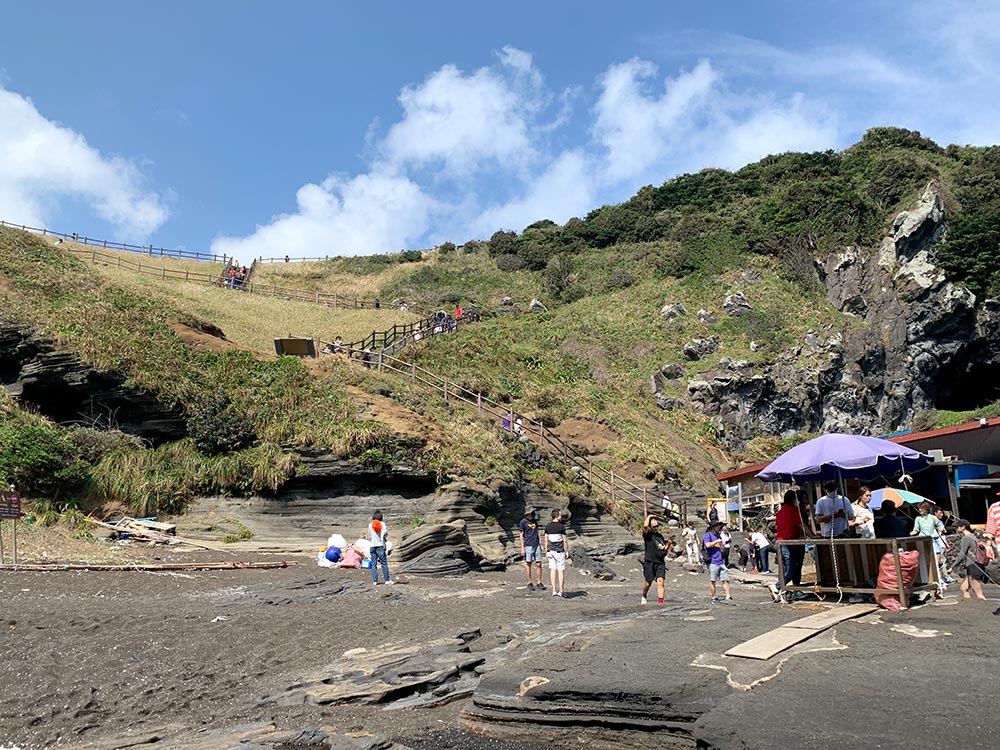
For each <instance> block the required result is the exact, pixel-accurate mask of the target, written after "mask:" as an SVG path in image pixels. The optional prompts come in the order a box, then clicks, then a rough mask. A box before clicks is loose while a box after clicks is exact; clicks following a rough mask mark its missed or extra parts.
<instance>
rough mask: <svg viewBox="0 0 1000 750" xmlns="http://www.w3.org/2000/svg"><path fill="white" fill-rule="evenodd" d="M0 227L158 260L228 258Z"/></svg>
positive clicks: (21, 226) (214, 260)
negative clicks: (152, 257)
mask: <svg viewBox="0 0 1000 750" xmlns="http://www.w3.org/2000/svg"><path fill="white" fill-rule="evenodd" d="M0 227H11V228H12V229H20V230H22V231H25V232H34V233H35V234H40V235H42V236H43V237H57V238H59V239H62V240H65V241H67V242H77V243H79V244H81V245H92V246H94V247H104V248H108V249H110V250H125V251H127V252H130V253H139V254H141V255H149V256H155V257H158V258H178V259H181V260H203V261H208V262H211V263H225V262H226V261H227V260H228V258H227V257H226V256H225V255H216V254H214V253H202V252H198V251H196V250H172V249H170V248H166V247H153V246H152V245H132V244H129V243H128V242H112V241H111V240H97V239H94V238H93V237H81V236H80V235H79V234H77V233H76V232H73V233H72V234H67V233H65V232H53V231H52V230H51V229H45V228H44V227H29V226H27V225H26V224H12V223H11V222H9V221H3V220H2V219H0Z"/></svg>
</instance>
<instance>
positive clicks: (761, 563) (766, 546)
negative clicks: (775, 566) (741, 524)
mask: <svg viewBox="0 0 1000 750" xmlns="http://www.w3.org/2000/svg"><path fill="white" fill-rule="evenodd" d="M750 541H751V542H753V543H754V546H755V547H757V572H758V573H770V572H771V567H770V565H769V562H770V560H769V559H768V558H769V557H770V554H771V549H770V548H771V542H769V541H768V539H767V537H766V536H764V535H763V534H761V533H760V532H759V531H755V532H753V533H752V534H751V535H750Z"/></svg>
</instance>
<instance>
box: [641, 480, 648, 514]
mask: <svg viewBox="0 0 1000 750" xmlns="http://www.w3.org/2000/svg"><path fill="white" fill-rule="evenodd" d="M648 515H649V498H647V497H646V488H645V487H643V488H642V516H643V518H645V517H646V516H648Z"/></svg>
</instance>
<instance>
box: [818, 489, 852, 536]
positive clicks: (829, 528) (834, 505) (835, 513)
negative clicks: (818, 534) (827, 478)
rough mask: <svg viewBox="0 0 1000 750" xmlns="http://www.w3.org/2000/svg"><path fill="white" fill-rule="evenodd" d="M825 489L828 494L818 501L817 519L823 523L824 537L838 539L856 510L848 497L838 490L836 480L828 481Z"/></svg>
mask: <svg viewBox="0 0 1000 750" xmlns="http://www.w3.org/2000/svg"><path fill="white" fill-rule="evenodd" d="M823 491H824V492H826V494H825V495H823V497H821V498H820V499H819V500H817V501H816V521H817V522H819V523H820V524H822V529H823V532H822V536H823V538H824V539H837V538H838V537H842V536H843V535H844V532H845V531H847V527H848V525H849V524H850V523H851V521H852V520H854V511H853V510H852V509H851V504H850V503H849V502H847V498H846V497H844V496H843V495H841V494H840V493H839V492H837V483H836V482H826V483H825V484H824V485H823Z"/></svg>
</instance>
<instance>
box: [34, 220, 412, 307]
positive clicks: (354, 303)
mask: <svg viewBox="0 0 1000 750" xmlns="http://www.w3.org/2000/svg"><path fill="white" fill-rule="evenodd" d="M18 228H20V227H18ZM66 249H67V250H68V251H69V252H71V253H73V254H74V255H79V256H82V257H84V258H89V259H90V260H91V262H92V263H98V262H101V263H106V264H108V265H112V266H115V267H116V268H127V269H129V270H131V271H135V272H136V273H141V274H147V275H150V276H157V277H159V278H161V279H176V280H178V281H193V282H196V283H205V284H210V285H212V286H222V287H225V286H226V280H227V279H228V275H227V274H228V269H223V270H222V271H221V272H220V273H218V274H212V273H201V272H199V271H183V270H180V269H176V268H166V267H163V266H154V265H145V266H144V265H143V264H142V261H141V260H140V261H137V262H135V263H133V262H132V261H130V260H127V259H125V258H122V257H121V256H120V255H111V254H109V253H102V252H101V251H100V250H97V249H96V248H90V249H85V248H82V247H72V246H69V247H67V248H66ZM252 276H253V273H252V272H251V273H250V274H249V275H248V278H252ZM233 288H234V289H235V290H236V291H241V292H247V293H248V294H259V295H262V296H265V297H281V298H282V299H288V300H296V301H298V302H312V303H314V304H318V305H325V306H326V307H340V308H344V309H348V310H363V309H376V308H377V307H381V303H379V304H378V305H376V301H375V300H363V299H358V298H357V297H355V296H349V295H344V294H339V293H337V292H319V291H316V292H312V291H308V290H303V289H290V288H288V287H282V286H276V285H275V284H257V283H254V282H253V281H248V282H247V283H245V284H242V285H240V286H237V287H233ZM408 309H410V310H414V311H416V312H420V309H419V308H418V307H417V306H416V305H413V304H409V305H408Z"/></svg>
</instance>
